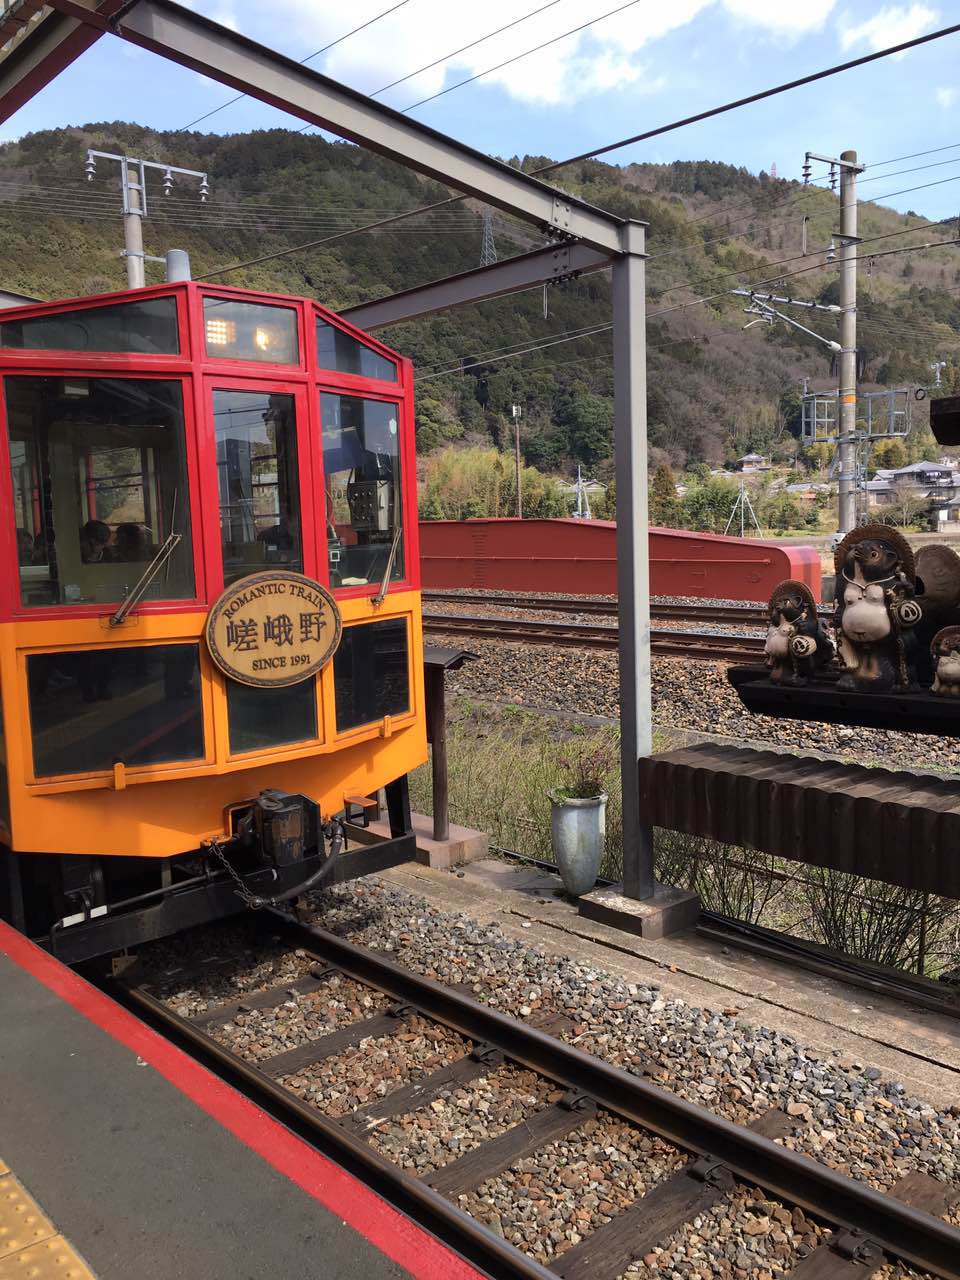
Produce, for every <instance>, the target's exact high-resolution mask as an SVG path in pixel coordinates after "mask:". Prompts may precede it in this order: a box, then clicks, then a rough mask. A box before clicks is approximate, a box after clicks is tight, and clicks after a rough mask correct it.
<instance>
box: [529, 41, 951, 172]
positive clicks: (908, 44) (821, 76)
mask: <svg viewBox="0 0 960 1280" xmlns="http://www.w3.org/2000/svg"><path fill="white" fill-rule="evenodd" d="M958 31H960V22H957V23H953V24H952V25H951V26H949V27H941V28H940V30H939V31H930V32H928V33H927V34H926V35H923V36H914V37H913V38H912V39H911V40H903V41H901V42H900V43H899V44H894V45H890V46H888V47H887V48H886V49H878V50H876V51H875V52H874V53H865V54H863V55H861V57H859V58H851V59H850V60H849V61H847V62H840V63H837V64H836V65H835V66H832V67H826V68H824V69H823V70H822V71H813V72H811V73H810V74H809V75H805V76H799V77H798V78H797V79H795V80H787V81H785V82H784V83H783V84H778V85H774V86H773V87H772V88H770V89H761V90H759V91H758V92H757V93H751V94H748V95H747V96H746V97H744V98H736V99H734V101H732V102H725V103H723V104H722V105H721V106H719V107H709V108H708V109H707V110H705V111H698V112H696V113H695V114H694V115H691V116H684V117H683V118H682V119H680V120H674V121H672V122H671V123H670V124H663V125H658V126H657V127H656V128H654V129H647V130H645V131H644V132H643V133H635V134H633V135H632V136H631V137H629V138H621V139H620V140H619V142H608V143H605V144H604V145H603V146H600V147H595V148H594V149H593V150H592V151H583V152H581V153H580V154H579V155H576V156H571V157H570V158H569V159H567V160H558V161H556V162H554V163H552V164H548V165H543V166H542V167H541V168H539V169H535V170H534V171H533V172H534V173H535V174H536V175H541V174H544V173H553V172H554V171H555V170H557V169H564V168H566V166H567V165H569V164H578V163H579V162H580V161H582V160H594V159H596V157H597V156H602V155H607V154H609V152H611V151H619V150H620V149H621V148H623V147H629V146H632V145H633V144H634V143H637V142H646V141H648V140H649V139H650V138H659V137H662V136H663V134H665V133H671V132H672V131H673V130H674V129H683V128H686V126H687V125H691V124H698V123H700V121H702V120H710V119H713V118H714V117H715V116H719V115H723V114H725V113H726V112H728V111H738V110H739V109H740V108H741V107H748V106H752V104H753V103H755V102H762V101H763V100H764V99H765V98H772V97H775V96H776V95H777V94H780V93H787V92H789V91H790V90H792V89H799V88H802V87H803V85H807V84H814V83H816V82H817V81H818V80H825V79H827V78H828V77H830V76H836V75H840V74H841V73H842V72H845V71H852V70H853V69H854V68H855V67H863V66H866V65H867V64H868V63H870V62H877V61H879V60H880V59H881V58H889V57H892V56H893V55H894V54H896V53H905V52H906V51H907V50H908V49H916V48H917V47H919V46H920V45H923V44H929V43H930V42H931V41H933V40H942V39H943V38H944V37H945V36H952V35H956V34H957V32H958Z"/></svg>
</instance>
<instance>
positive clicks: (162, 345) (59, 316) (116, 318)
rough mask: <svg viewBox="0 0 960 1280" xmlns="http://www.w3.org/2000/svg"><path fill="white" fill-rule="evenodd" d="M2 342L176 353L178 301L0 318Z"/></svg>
mask: <svg viewBox="0 0 960 1280" xmlns="http://www.w3.org/2000/svg"><path fill="white" fill-rule="evenodd" d="M0 347H15V348H16V349H17V350H24V351H25V350H31V351H135V352H137V353H138V354H140V355H168V356H175V355H179V353H180V336H179V334H178V332H177V300H176V298H174V297H164V298H139V299H138V300H137V301H136V302H115V303H112V304H111V305H110V306H107V307H78V308H77V309H76V310H74V311H59V312H56V313H55V314H52V315H40V316H30V317H28V318H27V319H26V320H5V321H3V322H2V323H0Z"/></svg>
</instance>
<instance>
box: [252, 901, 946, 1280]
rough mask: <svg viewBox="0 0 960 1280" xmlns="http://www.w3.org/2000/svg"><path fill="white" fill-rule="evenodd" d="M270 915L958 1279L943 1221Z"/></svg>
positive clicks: (795, 1198) (505, 1046)
mask: <svg viewBox="0 0 960 1280" xmlns="http://www.w3.org/2000/svg"><path fill="white" fill-rule="evenodd" d="M265 915H267V916H268V917H269V918H270V920H271V922H272V923H273V924H275V925H278V926H279V927H280V928H281V929H282V930H283V932H284V933H285V934H286V935H287V936H288V938H289V939H290V940H291V942H295V943H296V944H297V945H299V946H301V947H304V948H307V949H309V950H310V951H311V952H312V953H313V954H315V955H317V956H319V957H320V958H321V959H323V960H324V961H326V962H327V963H329V964H334V965H336V966H337V968H338V969H340V970H341V971H342V972H343V973H345V974H347V975H348V976H350V977H353V978H355V979H357V980H358V981H360V982H363V983H366V984H367V985H369V986H373V987H376V988H378V989H379V990H381V991H383V992H385V993H387V994H388V995H390V996H392V997H393V998H394V999H395V1000H398V1001H402V1002H404V1003H408V1004H411V1005H414V1006H415V1007H416V1008H417V1009H419V1010H421V1011H422V1012H423V1013H425V1014H427V1016H429V1017H430V1018H432V1019H433V1020H434V1021H436V1022H439V1023H442V1024H443V1025H445V1026H447V1027H450V1028H451V1029H453V1030H455V1031H458V1032H459V1033H460V1034H461V1035H463V1036H466V1037H467V1038H468V1039H471V1040H473V1041H474V1042H475V1043H476V1042H482V1043H484V1044H489V1045H493V1046H494V1047H495V1048H497V1049H500V1050H501V1052H502V1053H504V1054H505V1055H506V1056H507V1057H508V1058H511V1059H512V1060H513V1061H514V1062H517V1063H520V1064H521V1065H523V1066H526V1067H528V1068H529V1069H530V1070H532V1071H536V1072H538V1073H539V1074H540V1075H542V1076H545V1077H547V1078H550V1079H552V1080H555V1081H556V1082H557V1083H558V1084H561V1085H563V1086H565V1087H566V1088H568V1089H574V1090H578V1091H580V1092H583V1093H585V1094H587V1095H588V1096H589V1097H591V1098H593V1099H594V1101H595V1102H596V1103H597V1104H598V1105H599V1106H601V1107H603V1108H605V1109H606V1110H608V1111H612V1112H614V1113H615V1114H617V1115H619V1116H622V1117H623V1118H624V1119H626V1120H628V1121H630V1122H631V1123H633V1124H636V1125H638V1126H639V1127H640V1128H642V1129H646V1130H648V1131H650V1132H653V1133H656V1134H658V1135H659V1136H660V1137H661V1138H662V1139H664V1140H665V1141H667V1142H669V1143H671V1144H672V1145H674V1146H676V1147H679V1148H681V1149H682V1150H685V1151H690V1152H696V1153H698V1154H699V1155H701V1156H709V1157H710V1158H712V1159H714V1160H718V1161H720V1162H722V1163H723V1164H724V1165H726V1166H727V1168H729V1169H730V1170H731V1171H732V1172H733V1173H734V1174H735V1175H736V1176H737V1177H738V1178H740V1179H741V1180H742V1181H744V1182H746V1183H748V1184H749V1185H752V1186H760V1187H763V1188H764V1189H765V1190H767V1191H768V1192H771V1193H772V1194H773V1195H774V1196H776V1197H780V1198H782V1199H783V1200H785V1201H786V1202H787V1203H789V1204H791V1205H798V1206H799V1207H801V1208H802V1209H804V1210H806V1211H807V1212H810V1213H812V1214H814V1215H816V1216H817V1217H819V1218H821V1219H823V1220H824V1221H826V1222H829V1223H832V1224H833V1225H834V1226H837V1227H843V1228H846V1229H851V1228H852V1229H855V1230H859V1231H862V1232H863V1233H864V1235H865V1236H866V1238H867V1239H869V1240H872V1241H874V1242H876V1243H877V1244H878V1245H880V1246H881V1247H882V1248H883V1249H884V1250H885V1251H886V1252H887V1253H889V1254H890V1255H891V1256H893V1257H894V1258H899V1259H903V1260H904V1261H907V1262H911V1263H913V1264H914V1265H915V1266H918V1267H921V1268H925V1269H926V1270H928V1271H931V1272H933V1273H934V1274H935V1275H938V1276H941V1277H943V1280H960V1229H958V1228H956V1227H953V1226H951V1225H950V1224H948V1223H947V1222H945V1221H943V1219H941V1218H935V1217H933V1216H932V1215H931V1214H928V1213H924V1212H923V1211H922V1210H920V1209H916V1208H913V1207H912V1206H911V1205H909V1204H906V1203H904V1202H903V1201H900V1200H897V1199H895V1198H894V1197H892V1196H888V1195H885V1194H883V1193H882V1192H880V1191H875V1190H874V1189H873V1188H872V1187H870V1186H868V1185H867V1184H866V1183H863V1182H857V1181H855V1180H854V1179H853V1178H849V1177H846V1176H845V1175H843V1174H841V1173H837V1172H836V1171H835V1170H833V1169H830V1168H828V1167H827V1166H826V1165H824V1164H820V1163H819V1162H818V1161H816V1160H813V1159H811V1158H810V1157H808V1156H804V1155H800V1154H798V1153H797V1152H795V1151H790V1150H789V1149H788V1148H786V1147H781V1146H779V1145H778V1144H777V1143H776V1142H773V1141H772V1140H770V1139H769V1138H764V1137H762V1136H761V1135H760V1134H758V1133H755V1132H754V1131H752V1130H750V1129H748V1128H744V1127H742V1126H740V1125H737V1124H734V1123H733V1122H732V1121H730V1120H725V1119H724V1118H723V1117H721V1116H718V1115H716V1114H714V1113H713V1112H711V1111H708V1110H706V1109H705V1108H703V1107H698V1106H696V1105H694V1104H693V1103H691V1102H687V1101H686V1100H685V1099H683V1098H680V1097H678V1096H677V1095H676V1094H673V1093H670V1092H669V1090H667V1089H663V1088H660V1087H659V1086H657V1085H655V1084H652V1083H651V1082H650V1081H648V1080H644V1079H642V1078H640V1077H639V1076H634V1075H631V1074H630V1073H629V1072H627V1071H624V1070H622V1068H620V1067H615V1066H612V1065H611V1064H610V1063H608V1062H604V1061H603V1060H602V1059H600V1058H594V1057H591V1056H590V1055H589V1054H586V1053H584V1052H583V1051H582V1050H581V1049H578V1048H576V1047H575V1046H574V1045H570V1044H567V1043H566V1042H565V1041H563V1040H559V1039H556V1038H554V1037H553V1036H550V1035H547V1034H545V1033H544V1032H542V1031H539V1030H537V1028H535V1027H531V1026H529V1025H527V1024H525V1023H523V1022H518V1021H515V1020H514V1019H513V1018H510V1017H508V1016H507V1015H506V1014H503V1013H499V1012H498V1011H497V1010H495V1009H492V1008H490V1007H489V1006H487V1005H483V1004H480V1003H478V1002H477V1001H476V1000H473V999H471V998H470V997H469V996H465V995H463V994H461V993H460V992H459V991H454V990H451V989H450V988H448V987H444V986H441V985H440V984H439V983H437V982H436V981H433V980H431V979H429V978H426V977H422V976H421V975H419V974H416V973H412V972H410V971H408V970H406V969H403V968H401V967H400V966H399V965H397V964H395V963H394V962H393V961H391V960H387V959H386V958H385V957H383V956H380V955H377V954H376V953H375V952H372V951H368V950H366V949H364V948H363V947H359V946H357V945H355V944H354V943H351V942H347V941H345V940H344V939H343V938H338V937H337V936H336V935H335V934H332V933H329V932H328V931H327V930H325V929H321V928H319V927H318V926H316V925H307V924H301V923H299V922H296V921H293V920H291V918H290V917H289V916H287V915H285V914H284V913H282V912H278V911H270V912H267V913H265ZM501 1243H502V1241H501ZM521 1274H523V1273H521ZM540 1274H542V1272H541V1273H540Z"/></svg>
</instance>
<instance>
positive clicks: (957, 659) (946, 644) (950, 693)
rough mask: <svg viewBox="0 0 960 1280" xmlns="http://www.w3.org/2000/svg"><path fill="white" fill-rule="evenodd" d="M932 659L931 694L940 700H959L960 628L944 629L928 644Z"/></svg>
mask: <svg viewBox="0 0 960 1280" xmlns="http://www.w3.org/2000/svg"><path fill="white" fill-rule="evenodd" d="M930 653H931V655H932V657H933V685H932V687H931V692H932V693H936V694H938V695H939V696H940V697H941V698H960V627H944V628H943V629H942V630H941V631H938V632H937V634H936V635H935V636H934V637H933V640H932V641H931V642H930Z"/></svg>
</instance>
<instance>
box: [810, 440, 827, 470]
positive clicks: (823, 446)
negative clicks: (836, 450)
mask: <svg viewBox="0 0 960 1280" xmlns="http://www.w3.org/2000/svg"><path fill="white" fill-rule="evenodd" d="M832 457H833V445H830V444H827V443H826V441H825V440H818V441H817V443H816V444H812V445H810V447H809V448H808V449H807V450H806V458H807V461H808V462H809V463H810V465H811V466H813V467H816V469H817V470H818V471H820V472H822V471H823V469H824V467H826V466H829V465H830V459H831V458H832Z"/></svg>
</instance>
